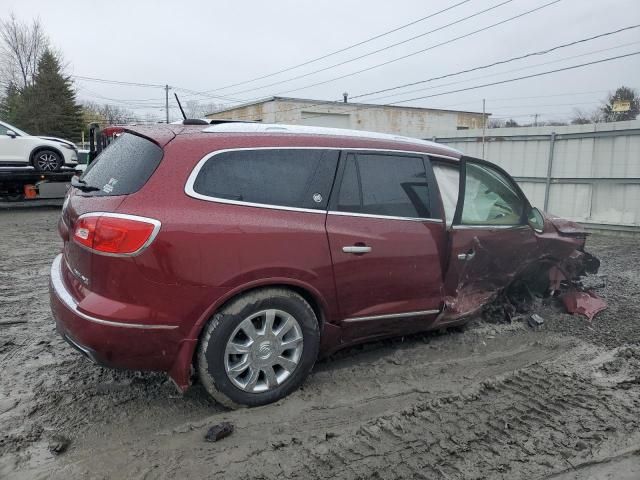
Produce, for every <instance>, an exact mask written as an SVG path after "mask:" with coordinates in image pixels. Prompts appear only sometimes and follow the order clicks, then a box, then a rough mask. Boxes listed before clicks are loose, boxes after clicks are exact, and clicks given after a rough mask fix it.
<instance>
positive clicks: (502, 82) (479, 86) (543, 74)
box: [299, 51, 640, 120]
mask: <svg viewBox="0 0 640 480" xmlns="http://www.w3.org/2000/svg"><path fill="white" fill-rule="evenodd" d="M639 54H640V51H637V52H632V53H627V54H624V55H618V56H615V57H608V58H603V59H600V60H594V61H592V62H586V63H581V64H578V65H571V66H569V67H563V68H557V69H555V70H548V71H546V72H539V73H534V74H531V75H524V76H521V77H515V78H509V79H506V80H500V81H496V82H490V83H485V84H482V85H475V86H472V87H465V88H459V89H456V90H449V91H447V92H440V93H434V94H431V95H424V96H421V97H415V98H410V99H406V100H399V101H397V102H391V103H387V104H384V105H367V106H360V107H358V108H354V109H352V110H348V111H347V112H352V111H357V110H362V109H365V108H381V107H387V106H393V105H398V104H400V103H407V102H413V101H416V100H424V99H425V98H433V97H440V96H443V95H450V94H452V93H459V92H466V91H470V90H477V89H479V88H485V87H490V86H494V85H502V84H505V83H512V82H516V81H520V80H525V79H529V78H536V77H541V76H545V75H550V74H553V73H558V72H564V71H568V70H573V69H576V68H582V67H586V66H590V65H596V64H600V63H604V62H610V61H613V60H619V59H621V58H627V57H631V56H634V55H639ZM347 112H341V113H347ZM316 116H320V115H312V116H308V117H301V118H300V119H299V120H304V119H308V118H314V117H316Z"/></svg>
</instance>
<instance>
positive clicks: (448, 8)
mask: <svg viewBox="0 0 640 480" xmlns="http://www.w3.org/2000/svg"><path fill="white" fill-rule="evenodd" d="M470 1H471V0H464V1H462V2H458V3H456V4H454V5H451V6H450V7H447V8H444V9H442V10H439V11H437V12H435V13H432V14H430V15H427V16H425V17H422V18H419V19H417V20H414V21H412V22H409V23H406V24H404V25H401V26H399V27H396V28H394V29H391V30H388V31H386V32H384V33H381V34H379V35H375V36H373V37H370V38H367V39H366V40H362V41H360V42H358V43H354V44H352V45H349V46H347V47H343V48H340V49H339V50H335V51H333V52H330V53H327V54H324V55H321V56H320V57H316V58H313V59H311V60H307V61H305V62H303V63H299V64H297V65H293V66H291V67H287V68H284V69H282V70H278V71H277V72H273V73H269V74H267V75H262V76H260V77H255V78H252V79H250V80H244V81H242V82H237V83H232V84H230V85H225V86H224V87H220V88H216V89H213V90H207V91H206V93H209V92H218V91H220V90H225V89H227V88H231V87H237V86H240V85H245V84H247V83H251V82H255V81H257V80H263V79H265V78H269V77H273V76H275V75H278V74H280V73H285V72H289V71H291V70H295V69H296V68H300V67H304V66H305V65H309V64H311V63H315V62H318V61H320V60H324V59H325V58H329V57H331V56H333V55H337V54H338V53H342V52H346V51H347V50H351V49H353V48H356V47H359V46H361V45H364V44H365V43H369V42H372V41H374V40H377V39H379V38H382V37H385V36H387V35H390V34H392V33H395V32H398V31H400V30H402V29H405V28H407V27H410V26H412V25H415V24H417V23H420V22H423V21H424V20H427V19H429V18H433V17H435V16H436V15H440V14H441V13H444V12H447V11H449V10H452V9H454V8H456V7H459V6H460V5H463V4H465V3H469V2H470Z"/></svg>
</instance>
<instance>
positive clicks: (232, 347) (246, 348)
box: [227, 342, 253, 355]
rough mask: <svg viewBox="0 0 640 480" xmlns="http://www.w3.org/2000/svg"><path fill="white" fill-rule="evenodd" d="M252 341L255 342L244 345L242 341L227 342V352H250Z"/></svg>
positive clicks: (242, 353)
mask: <svg viewBox="0 0 640 480" xmlns="http://www.w3.org/2000/svg"><path fill="white" fill-rule="evenodd" d="M252 343H253V342H250V343H249V344H248V345H243V344H241V343H234V342H229V343H228V344H227V354H234V355H244V354H245V353H249V352H250V351H251V344H252Z"/></svg>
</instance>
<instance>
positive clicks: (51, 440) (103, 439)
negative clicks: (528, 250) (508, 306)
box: [0, 206, 640, 480]
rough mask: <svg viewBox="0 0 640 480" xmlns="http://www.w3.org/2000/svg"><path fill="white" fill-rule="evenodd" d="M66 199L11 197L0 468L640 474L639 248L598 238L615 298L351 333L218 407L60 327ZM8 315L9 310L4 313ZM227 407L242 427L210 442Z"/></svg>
mask: <svg viewBox="0 0 640 480" xmlns="http://www.w3.org/2000/svg"><path fill="white" fill-rule="evenodd" d="M58 215H59V210H58V209H57V208H55V207H47V206H43V207H40V208H21V209H5V208H2V209H0V245H2V255H1V256H0V279H1V282H0V322H4V324H0V366H1V372H2V373H1V374H0V375H1V380H0V478H25V479H26V478H29V479H31V478H65V479H75V478H176V477H178V478H180V477H182V478H186V477H195V478H265V479H271V478H273V479H275V478H303V479H308V478H311V479H315V478H327V479H328V478H340V479H356V478H362V479H365V478H366V479H368V478H381V479H387V478H389V479H391V478H425V479H432V478H433V479H439V478H441V479H459V478H465V479H466V478H470V479H503V478H504V479H527V480H529V479H534V478H554V479H561V480H568V479H578V478H580V479H582V478H594V479H596V478H597V479H601V478H612V479H613V478H615V479H637V478H640V300H639V299H640V296H639V294H640V246H639V240H638V239H636V238H617V237H603V236H598V237H595V236H594V237H592V238H590V240H589V242H588V246H589V249H590V250H591V251H592V253H594V254H596V255H597V256H599V257H600V258H601V260H602V268H601V274H603V275H604V278H605V280H606V286H605V287H604V288H602V289H601V290H600V291H599V292H600V293H601V294H602V295H603V296H604V297H605V298H606V299H607V301H608V303H609V308H608V309H607V310H605V311H604V312H602V313H601V314H599V315H598V316H597V317H596V318H595V320H594V321H593V322H592V323H589V322H587V321H586V320H585V319H583V318H581V317H573V316H570V315H568V314H566V313H563V312H562V310H561V309H560V308H559V307H558V306H557V305H556V304H555V302H553V301H551V302H547V303H545V304H543V303H541V304H540V305H538V306H537V308H536V312H537V313H539V314H540V315H542V316H543V317H544V318H545V320H546V322H545V325H544V326H543V327H542V328H541V329H540V330H537V331H533V330H532V329H530V328H529V327H527V326H526V325H524V324H523V323H514V324H510V325H492V324H487V323H484V322H482V321H480V320H477V321H474V322H472V324H471V325H470V326H469V327H467V328H466V329H464V330H463V331H455V332H446V333H431V334H424V335H416V336H411V337H407V338H403V339H395V340H391V341H383V342H377V343H373V344H368V345H364V346H361V347H358V348H353V349H350V350H348V351H344V352H341V353H339V354H338V355H336V356H334V357H333V358H330V359H328V360H326V361H323V362H321V363H319V364H318V365H316V368H315V370H314V373H313V375H312V376H311V378H310V379H309V380H308V381H307V383H306V384H305V386H304V388H303V389H301V390H300V391H298V392H296V393H295V394H294V395H292V396H291V397H289V398H286V399H284V400H282V401H280V402H279V403H277V404H274V405H269V406H265V407H260V408H255V409H249V410H239V411H235V412H231V411H225V410H224V409H222V408H220V407H219V406H217V405H216V404H215V403H213V402H212V401H211V400H209V399H208V398H207V396H206V395H205V393H204V391H203V389H202V388H200V387H199V386H197V385H196V386H195V387H193V388H192V389H191V390H189V391H188V392H187V393H186V394H185V395H180V394H178V393H177V392H176V390H175V389H174V388H173V386H172V384H171V383H170V382H169V381H167V379H166V377H165V376H164V375H160V374H153V373H141V372H124V371H114V370H106V369H103V368H100V367H97V366H95V365H93V364H91V363H90V362H89V361H88V360H87V359H85V358H83V357H81V356H80V355H79V354H77V353H76V352H75V351H74V350H73V349H71V347H69V346H68V345H67V344H66V343H65V342H64V341H63V340H62V339H60V338H59V337H58V336H57V334H56V333H55V329H54V326H53V321H52V318H51V314H50V312H49V305H48V291H47V282H48V275H49V266H50V264H51V261H52V259H53V257H54V256H55V254H56V253H57V252H58V251H59V249H60V244H61V242H60V240H59V239H58V236H57V232H56V222H57V218H58ZM7 322H16V323H12V324H8V323H7ZM221 421H230V422H232V423H234V425H235V427H236V430H235V432H234V433H233V435H231V436H230V437H228V438H226V439H224V440H222V441H220V442H219V443H207V442H205V441H204V436H205V434H206V432H207V430H208V428H209V427H210V426H212V425H214V424H217V423H219V422H221Z"/></svg>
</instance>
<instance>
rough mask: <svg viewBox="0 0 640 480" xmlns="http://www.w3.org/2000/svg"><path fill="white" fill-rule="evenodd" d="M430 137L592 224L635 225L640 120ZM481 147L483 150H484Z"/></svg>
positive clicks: (639, 199) (533, 197) (552, 207)
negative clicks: (480, 160) (482, 161)
mask: <svg viewBox="0 0 640 480" xmlns="http://www.w3.org/2000/svg"><path fill="white" fill-rule="evenodd" d="M445 135H446V136H438V137H434V140H435V141H437V142H440V143H444V144H447V145H449V146H451V147H454V148H456V149H458V150H461V151H463V152H464V153H465V154H467V155H469V156H473V157H481V158H482V157H484V158H486V159H487V160H489V161H491V162H493V163H496V164H498V165H500V166H501V167H503V168H504V169H505V170H507V171H508V172H509V173H511V175H513V177H514V178H515V179H516V180H517V181H518V183H519V184H520V186H521V188H522V189H523V190H524V192H525V193H526V195H527V197H528V198H529V200H530V201H531V203H532V204H533V205H535V206H537V207H539V208H542V209H544V210H545V211H548V212H551V213H554V214H556V215H559V216H562V217H565V218H569V219H572V220H576V221H578V222H581V223H585V224H587V226H590V227H592V228H601V229H614V230H631V231H640V120H634V121H629V122H613V123H601V124H592V125H572V126H564V127H526V128H521V127H518V128H496V129H489V130H487V131H486V135H485V137H484V141H483V137H482V130H461V131H457V132H454V133H453V134H445ZM483 150H484V155H483V153H482V152H483Z"/></svg>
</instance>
